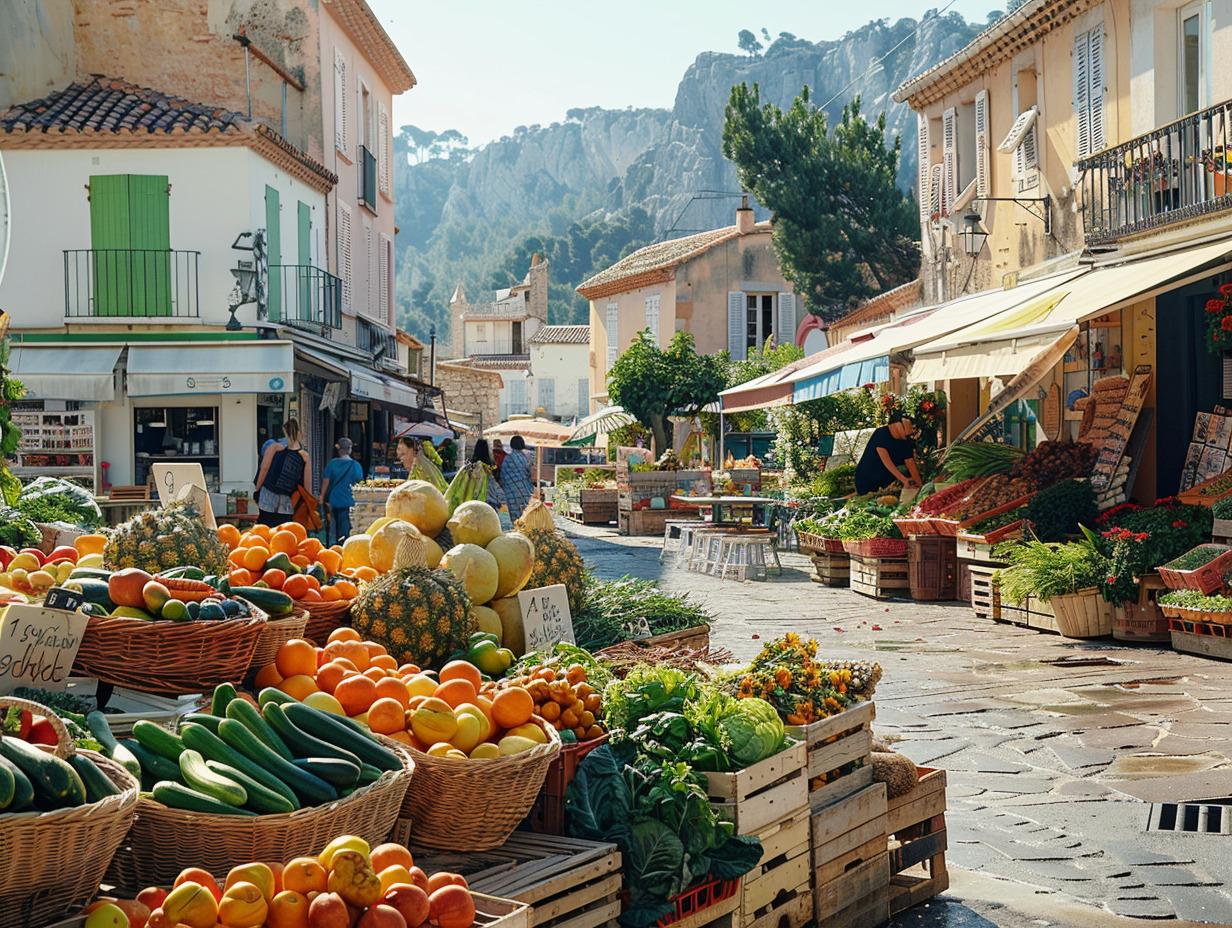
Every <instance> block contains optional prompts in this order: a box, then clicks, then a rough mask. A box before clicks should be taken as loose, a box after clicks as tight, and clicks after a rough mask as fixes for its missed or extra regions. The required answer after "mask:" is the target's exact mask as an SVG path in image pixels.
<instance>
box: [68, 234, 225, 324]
mask: <svg viewBox="0 0 1232 928" xmlns="http://www.w3.org/2000/svg"><path fill="white" fill-rule="evenodd" d="M200 258H201V252H199V251H170V250H163V249H134V248H83V249H76V250H72V251H65V252H64V315H65V316H67V317H68V318H70V319H87V318H95V319H103V318H107V319H110V318H117V319H131V318H158V317H166V318H169V319H185V318H196V317H197V316H198V315H199V309H198V307H199V304H200V293H199V291H198V288H197V263H198V261H199V260H200Z"/></svg>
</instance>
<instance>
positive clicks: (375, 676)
mask: <svg viewBox="0 0 1232 928" xmlns="http://www.w3.org/2000/svg"><path fill="white" fill-rule="evenodd" d="M364 676H365V677H367V678H368V679H369V680H371V681H372V682H373V683H376V682H377V681H378V680H384V679H385V678H386V677H388V676H389V671H388V670H386V669H385V668H384V667H369V668H368V669H367V670H365V671H364Z"/></svg>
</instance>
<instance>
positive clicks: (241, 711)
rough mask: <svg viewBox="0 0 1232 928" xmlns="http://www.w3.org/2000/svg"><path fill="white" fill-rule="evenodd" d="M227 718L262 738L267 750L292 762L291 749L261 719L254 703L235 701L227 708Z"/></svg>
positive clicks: (241, 700)
mask: <svg viewBox="0 0 1232 928" xmlns="http://www.w3.org/2000/svg"><path fill="white" fill-rule="evenodd" d="M270 705H273V706H274V708H280V707H279V706H277V705H275V704H273V703H271V704H270ZM227 718H229V719H234V720H235V721H237V722H240V723H241V724H242V725H243V726H244V727H245V728H247V729H248V730H249V731H250V732H252V733H253V734H254V735H256V736H257V737H258V738H260V739H261V741H262V743H263V744H264V745H265V746H266V747H267V748H269V749H270V750H271V751H273V752H274V753H275V754H277V755H278V756H279V757H281V758H282V759H283V760H291V759H292V758H293V757H294V756H295V755H294V754H292V753H291V749H290V748H288V747H287V745H286V744H285V743H284V741H283V739H282V738H280V737H278V735H277V733H275V731H274V729H273V728H271V727H270V725H269V723H268V722H266V721H265V719H263V718H262V717H261V713H260V712H258V711H257V709H256V707H255V706H254V705H253V704H252V703H250V702H247V701H246V700H243V699H237V700H235V701H234V702H232V703H231V704H230V705H229V706H227Z"/></svg>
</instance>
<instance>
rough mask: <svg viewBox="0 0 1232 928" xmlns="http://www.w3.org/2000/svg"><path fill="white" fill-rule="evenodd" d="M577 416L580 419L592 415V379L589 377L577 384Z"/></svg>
mask: <svg viewBox="0 0 1232 928" xmlns="http://www.w3.org/2000/svg"><path fill="white" fill-rule="evenodd" d="M577 414H578V417H579V418H585V417H586V416H589V415H590V379H589V378H587V377H583V378H581V379H580V380H578V382H577Z"/></svg>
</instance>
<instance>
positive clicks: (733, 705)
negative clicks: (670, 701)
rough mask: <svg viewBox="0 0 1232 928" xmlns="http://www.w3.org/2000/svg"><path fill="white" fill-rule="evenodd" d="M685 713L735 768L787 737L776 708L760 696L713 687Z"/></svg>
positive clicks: (762, 755) (761, 756) (780, 745)
mask: <svg viewBox="0 0 1232 928" xmlns="http://www.w3.org/2000/svg"><path fill="white" fill-rule="evenodd" d="M685 713H686V715H687V716H688V720H689V722H690V723H691V724H692V725H693V726H694V727H695V728H696V729H697V730H698V731H699V732H700V733H702V734H703V735H704V736H705V737H706V738H707V740H708V741H710V743H711V744H713V745H715V746H717V747H719V748H721V753H720V754H719V756H720V757H722V756H724V755H726V756H728V757H730V758H731V760H732V761H733V764H732V766H733V767H735V768H741V767H751V766H752V765H753V764H756V763H757V762H758V761H761V760H765V759H766V758H767V757H769V756H770V755H771V754H777V753H778V752H779V751H781V750H782V749H783V742H784V741H785V740H786V737H787V735H786V732H785V730H784V728H783V720H782V719H781V718H779V714H778V711H777V710H776V709H775V708H774V706H772V705H770V703H768V702H766V701H765V700H764V699H756V698H751V699H737V698H736V697H734V696H731V695H729V694H728V693H725V692H723V691H721V690H719V689H717V688H716V689H711V690H709V691H707V692H706V694H705V695H704V696H702V697H701V698H700V699H699V700H696V701H695V702H692V703H690V704H689V705H688V706H686V708H685ZM701 769H708V768H705V767H702V768H701ZM718 769H729V768H718Z"/></svg>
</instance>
